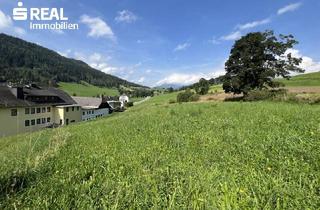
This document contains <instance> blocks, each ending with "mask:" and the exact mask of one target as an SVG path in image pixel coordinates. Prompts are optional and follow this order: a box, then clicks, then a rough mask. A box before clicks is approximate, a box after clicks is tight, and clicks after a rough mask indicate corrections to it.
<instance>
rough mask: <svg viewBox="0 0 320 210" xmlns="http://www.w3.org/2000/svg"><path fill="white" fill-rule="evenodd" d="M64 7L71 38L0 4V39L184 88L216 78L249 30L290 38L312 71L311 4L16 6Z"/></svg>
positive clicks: (71, 1) (315, 49)
mask: <svg viewBox="0 0 320 210" xmlns="http://www.w3.org/2000/svg"><path fill="white" fill-rule="evenodd" d="M22 2H23V4H24V5H23V6H24V7H27V8H31V7H38V8H40V7H49V8H52V7H57V8H64V13H65V16H68V17H69V20H68V21H69V22H71V23H78V24H79V30H76V31H71V30H68V31H53V30H30V29H29V22H28V21H14V20H13V19H12V10H13V8H14V7H17V3H18V1H15V0H0V32H4V33H7V34H11V35H14V36H17V37H20V38H23V39H25V40H27V41H31V42H35V43H38V44H40V45H42V46H45V47H47V48H50V49H53V50H55V51H57V52H59V53H60V54H61V55H64V56H66V57H70V58H76V59H81V60H83V61H85V62H87V63H88V64H89V65H91V66H92V67H94V68H96V69H99V70H101V71H103V72H106V73H109V74H113V75H116V76H119V77H121V78H124V79H127V80H130V81H133V82H136V83H140V84H144V85H148V86H157V85H163V84H189V83H193V82H196V81H197V80H199V78H201V77H204V78H210V77H215V76H218V75H221V74H223V72H224V62H225V61H226V59H227V58H228V55H229V52H230V49H231V47H232V44H233V43H234V41H235V40H237V39H239V37H241V36H242V35H244V34H246V33H248V32H251V31H263V30H266V29H272V30H274V31H275V32H276V33H277V34H280V33H282V34H293V35H294V36H295V37H296V39H297V40H298V41H299V42H300V44H299V45H298V46H296V49H294V50H292V52H293V54H294V55H296V56H302V57H303V58H304V62H303V64H302V67H304V68H306V69H307V71H316V70H320V50H319V49H320V23H319V20H320V1H319V0H301V1H299V0H297V1H295V0H264V1H257V0H242V1H235V0H224V1H221V0H202V1H198V0H158V1H150V0H104V1H101V0H90V1H87V0H77V1H75V0H47V1H44V0H24V1H22Z"/></svg>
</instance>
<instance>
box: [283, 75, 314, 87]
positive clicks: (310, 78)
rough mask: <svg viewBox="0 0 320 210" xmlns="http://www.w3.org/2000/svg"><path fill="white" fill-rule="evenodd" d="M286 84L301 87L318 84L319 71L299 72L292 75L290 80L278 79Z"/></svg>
mask: <svg viewBox="0 0 320 210" xmlns="http://www.w3.org/2000/svg"><path fill="white" fill-rule="evenodd" d="M277 81H280V82H282V83H284V84H285V85H286V86H289V87H290V86H293V87H300V86H301V87H303V86H320V72H316V73H309V74H301V75H298V76H294V77H292V78H291V79H290V80H286V79H279V80H277Z"/></svg>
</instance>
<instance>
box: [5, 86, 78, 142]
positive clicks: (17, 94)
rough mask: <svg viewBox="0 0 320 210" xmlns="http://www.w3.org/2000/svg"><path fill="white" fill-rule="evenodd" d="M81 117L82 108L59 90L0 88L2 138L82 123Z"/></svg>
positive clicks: (32, 87) (27, 87)
mask: <svg viewBox="0 0 320 210" xmlns="http://www.w3.org/2000/svg"><path fill="white" fill-rule="evenodd" d="M80 113H81V107H80V106H79V105H77V104H76V102H75V101H74V100H73V99H72V98H71V97H70V96H69V95H68V94H66V93H65V92H63V91H61V90H59V89H56V88H41V87H38V86H36V85H28V86H8V85H1V86H0V125H1V126H0V137H2V136H8V135H14V134H18V133H24V132H29V131H36V130H39V129H42V128H46V127H53V126H58V125H68V124H70V123H75V122H79V121H81V114H80Z"/></svg>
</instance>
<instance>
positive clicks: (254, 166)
mask: <svg viewBox="0 0 320 210" xmlns="http://www.w3.org/2000/svg"><path fill="white" fill-rule="evenodd" d="M174 97H175V94H170V95H164V96H159V97H155V98H153V99H151V100H149V101H147V102H145V103H143V104H141V105H139V106H136V107H134V108H132V109H129V110H128V111H127V112H125V113H121V114H117V115H114V116H111V117H108V118H104V119H100V120H97V121H92V122H88V123H80V124H77V125H72V126H69V127H64V128H62V129H56V130H48V131H42V132H38V133H33V134H27V135H20V136H17V137H11V138H6V139H0V140H1V141H0V145H1V146H0V148H1V154H0V161H2V163H4V164H1V166H0V167H1V168H0V169H1V170H0V174H1V182H0V183H1V184H2V186H1V196H0V208H14V207H15V208H31V209H34V208H53V209H67V208H75V209H90V208H107V209H111V208H115V209H126V208H131V209H135V208H139V209H146V208H155V209H165V208H169V209H184V208H191V209H195V208H208V209H248V208H249V209H251V208H257V209H262V208H264V209H275V208H279V209H307V208H309V209H317V208H318V207H319V206H320V194H319V189H320V183H319V177H320V162H319V160H320V122H319V119H320V114H319V113H320V107H319V106H311V105H295V104H288V103H271V102H258V103H240V102H228V103H186V104H168V101H169V99H170V98H174ZM54 136H55V137H54ZM57 137H58V139H59V138H61V139H62V140H61V141H59V140H57ZM53 142H62V143H61V144H60V143H53ZM57 144H58V145H60V146H58V147H57V146H56V145H57ZM29 145H35V146H34V147H35V149H34V151H35V152H34V153H30V152H28V151H29V150H30V147H31V146H29ZM50 145H53V146H50ZM52 147H54V148H56V149H52ZM50 148H51V149H50ZM48 150H49V152H48ZM44 154H50V155H47V156H46V157H45V158H42V161H41V162H40V163H38V164H34V162H36V161H37V160H38V159H39V158H37V157H38V156H40V157H42V156H43V155H44ZM26 162H28V165H27V167H26V166H25V163H26ZM17 180H18V181H17ZM17 183H18V185H17ZM3 184H4V186H3Z"/></svg>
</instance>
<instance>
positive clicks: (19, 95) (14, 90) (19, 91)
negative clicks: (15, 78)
mask: <svg viewBox="0 0 320 210" xmlns="http://www.w3.org/2000/svg"><path fill="white" fill-rule="evenodd" d="M10 91H11V93H12V94H13V95H14V96H15V97H17V99H22V100H24V94H23V87H18V86H17V87H12V88H10Z"/></svg>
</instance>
